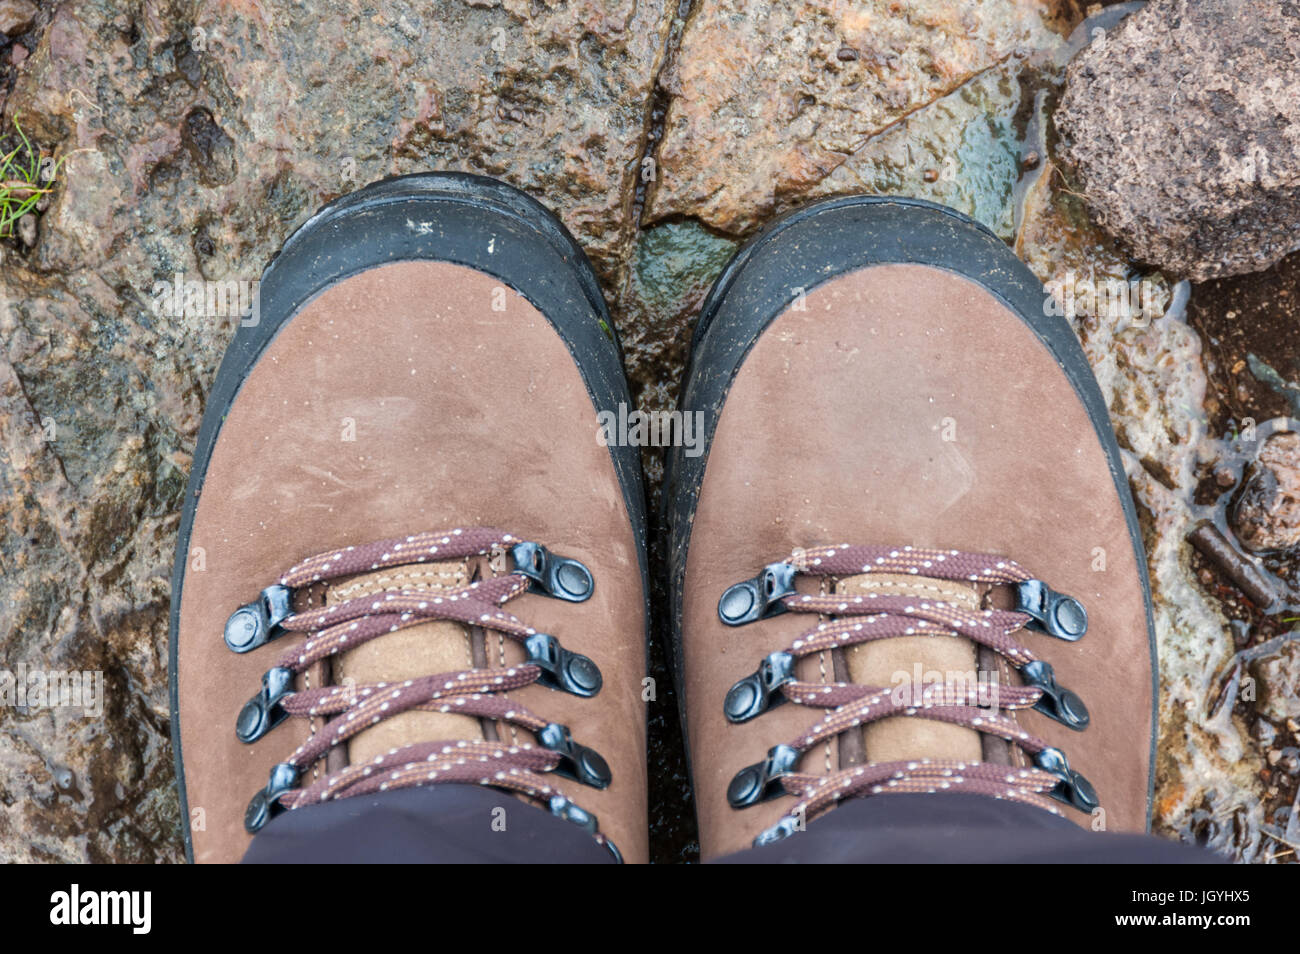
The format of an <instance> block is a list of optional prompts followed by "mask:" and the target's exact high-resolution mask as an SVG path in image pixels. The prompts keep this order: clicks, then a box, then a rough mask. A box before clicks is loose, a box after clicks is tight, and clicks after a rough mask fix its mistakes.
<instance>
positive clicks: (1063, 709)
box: [1020, 659, 1092, 732]
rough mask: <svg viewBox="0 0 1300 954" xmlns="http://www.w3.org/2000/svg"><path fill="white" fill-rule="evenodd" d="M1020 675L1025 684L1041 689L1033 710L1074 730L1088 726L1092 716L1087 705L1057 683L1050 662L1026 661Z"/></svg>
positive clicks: (1080, 729)
mask: <svg viewBox="0 0 1300 954" xmlns="http://www.w3.org/2000/svg"><path fill="white" fill-rule="evenodd" d="M1020 676H1021V678H1022V679H1024V681H1025V685H1027V686H1035V687H1037V688H1039V689H1042V690H1043V697H1042V698H1041V699H1039V700H1038V702H1037V703H1035V704H1034V709H1035V710H1037V711H1038V712H1041V713H1043V715H1045V716H1049V717H1050V718H1052V719H1055V720H1056V721H1057V722H1059V723H1061V725H1064V726H1067V727H1069V728H1071V729H1074V730H1075V731H1076V732H1082V731H1083V730H1084V729H1086V728H1088V724H1089V722H1091V721H1092V716H1091V715H1090V714H1089V713H1088V707H1087V705H1085V704H1084V701H1083V700H1082V699H1080V698H1079V696H1078V695H1077V694H1076V693H1073V692H1071V691H1070V690H1069V689H1066V688H1065V687H1064V686H1062V685H1060V684H1059V683H1057V681H1056V674H1055V673H1054V672H1053V671H1052V667H1051V665H1050V664H1048V663H1045V662H1043V661H1042V660H1041V659H1038V660H1035V661H1034V662H1031V663H1026V664H1025V665H1023V666H1021V667H1020Z"/></svg>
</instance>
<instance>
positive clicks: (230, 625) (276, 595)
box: [223, 583, 293, 653]
mask: <svg viewBox="0 0 1300 954" xmlns="http://www.w3.org/2000/svg"><path fill="white" fill-rule="evenodd" d="M291 615H293V590H291V589H289V587H287V586H283V585H281V584H279V583H276V584H275V585H273V586H268V587H267V588H266V589H264V590H263V591H262V593H261V595H260V596H259V597H258V598H257V599H256V600H254V601H253V602H251V603H246V604H245V605H243V606H241V607H239V609H237V610H235V611H234V612H233V613H231V614H230V618H229V619H227V620H226V628H225V632H224V633H223V637H224V639H225V641H226V646H227V648H229V649H230V651H231V652H236V653H247V652H251V651H252V650H254V649H257V648H258V647H259V646H264V645H266V644H267V643H269V642H270V641H271V640H273V639H275V638H276V637H278V636H280V635H282V634H283V633H284V630H283V629H282V628H281V626H280V624H281V623H283V622H284V621H285V620H286V619H288V618H289V617H290V616H291Z"/></svg>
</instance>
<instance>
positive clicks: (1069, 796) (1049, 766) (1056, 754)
mask: <svg viewBox="0 0 1300 954" xmlns="http://www.w3.org/2000/svg"><path fill="white" fill-rule="evenodd" d="M1034 764H1035V765H1037V766H1038V767H1039V768H1040V769H1042V770H1043V771H1044V772H1051V773H1052V774H1053V775H1055V776H1056V777H1057V778H1059V779H1060V782H1058V783H1057V785H1056V787H1055V788H1054V789H1052V790H1051V791H1050V792H1048V794H1049V795H1051V796H1052V798H1054V799H1056V800H1057V801H1058V802H1064V803H1065V804H1066V805H1071V806H1073V807H1074V808H1077V809H1078V810H1079V811H1081V812H1087V813H1088V814H1091V813H1092V812H1093V810H1094V809H1096V808H1097V806H1098V805H1100V804H1101V802H1100V801H1099V800H1098V798H1097V790H1096V789H1095V788H1093V787H1092V783H1091V782H1089V781H1088V780H1087V779H1086V778H1084V777H1083V775H1081V774H1080V773H1079V772H1076V771H1075V770H1074V769H1072V768H1070V762H1069V760H1068V759H1066V757H1065V753H1064V752H1062V751H1061V750H1060V749H1056V748H1046V749H1043V751H1041V752H1039V753H1038V754H1037V755H1036V756H1034Z"/></svg>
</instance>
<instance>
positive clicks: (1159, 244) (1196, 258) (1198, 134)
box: [1056, 0, 1300, 281]
mask: <svg viewBox="0 0 1300 954" xmlns="http://www.w3.org/2000/svg"><path fill="white" fill-rule="evenodd" d="M1297 60H1300V3H1296V2H1295V0H1252V2H1251V3H1241V2H1240V0H1152V2H1151V3H1149V4H1148V5H1147V7H1146V8H1145V9H1144V10H1142V11H1140V12H1138V13H1136V14H1134V15H1133V16H1131V17H1129V18H1128V19H1127V20H1125V21H1124V22H1123V24H1122V25H1121V26H1120V27H1119V28H1118V29H1116V30H1114V31H1112V32H1111V33H1109V34H1103V35H1100V36H1099V37H1098V39H1097V40H1096V41H1094V42H1093V43H1092V44H1091V45H1090V46H1089V48H1088V49H1087V50H1085V51H1084V52H1083V53H1082V54H1081V55H1080V56H1079V57H1078V58H1077V59H1076V60H1075V61H1074V63H1073V64H1072V65H1071V67H1070V70H1069V75H1068V80H1067V90H1066V93H1065V96H1064V98H1063V99H1062V101H1061V106H1060V109H1059V110H1058V111H1057V113H1056V128H1057V130H1058V131H1059V133H1060V134H1061V136H1062V139H1063V141H1064V157H1065V159H1066V160H1067V161H1068V163H1069V164H1070V166H1072V168H1073V171H1074V173H1075V175H1076V176H1077V178H1078V190H1079V191H1080V192H1082V193H1083V194H1084V195H1085V196H1086V197H1087V201H1088V204H1089V206H1090V207H1091V209H1092V210H1093V212H1094V214H1095V216H1096V217H1097V220H1098V221H1099V222H1101V223H1102V224H1103V225H1104V226H1105V227H1106V229H1107V230H1108V231H1109V232H1110V233H1111V234H1112V235H1114V236H1117V237H1118V238H1120V239H1122V240H1123V241H1124V242H1125V243H1126V244H1127V246H1128V247H1129V248H1130V249H1131V250H1132V252H1133V253H1134V254H1135V255H1136V256H1137V257H1138V258H1139V259H1140V260H1143V261H1147V262H1150V263H1152V264H1154V265H1157V266H1159V267H1161V268H1164V269H1166V270H1168V271H1170V272H1171V273H1173V274H1175V275H1178V276H1181V277H1187V278H1190V279H1192V280H1193V281H1204V280H1205V279H1207V278H1212V277H1216V276H1221V275H1234V274H1240V273H1243V272H1252V271H1258V270H1261V269H1264V268H1267V267H1268V266H1269V265H1272V264H1273V263H1274V262H1276V261H1278V260H1279V259H1281V258H1282V257H1283V256H1284V255H1286V254H1288V253H1289V252H1292V251H1294V250H1296V249H1300V224H1298V223H1300V73H1298V72H1297V71H1296V62H1297Z"/></svg>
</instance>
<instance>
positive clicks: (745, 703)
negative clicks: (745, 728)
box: [723, 652, 794, 723]
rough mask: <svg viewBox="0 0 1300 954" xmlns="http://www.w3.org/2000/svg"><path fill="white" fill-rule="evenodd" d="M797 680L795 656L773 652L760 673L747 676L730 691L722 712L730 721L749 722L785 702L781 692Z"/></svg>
mask: <svg viewBox="0 0 1300 954" xmlns="http://www.w3.org/2000/svg"><path fill="white" fill-rule="evenodd" d="M793 681H794V657H793V656H792V655H790V654H789V653H783V652H782V653H772V654H771V655H769V656H767V657H766V658H764V660H763V662H762V663H761V664H760V665H759V667H758V671H757V672H755V673H754V674H753V675H750V676H746V677H745V678H744V679H742V680H740V681H739V682H738V683H736V684H735V685H734V686H732V687H731V688H730V689H729V690H728V691H727V698H726V699H725V700H724V702H723V711H724V712H725V713H726V716H727V721H728V722H733V723H735V722H748V721H749V720H750V719H753V718H755V717H757V716H760V715H762V714H763V713H764V712H766V711H767V710H768V709H771V708H772V707H773V706H777V705H780V704H781V703H782V702H784V701H785V696H784V695H782V694H781V692H780V689H781V687H782V686H784V685H785V684H786V683H787V682H793Z"/></svg>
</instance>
